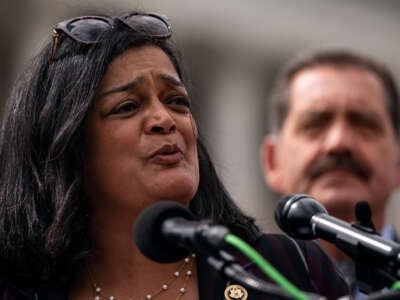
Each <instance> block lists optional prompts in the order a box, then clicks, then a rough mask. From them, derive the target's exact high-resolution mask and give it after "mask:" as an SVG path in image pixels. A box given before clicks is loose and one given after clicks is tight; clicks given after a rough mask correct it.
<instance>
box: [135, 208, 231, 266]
mask: <svg viewBox="0 0 400 300" xmlns="http://www.w3.org/2000/svg"><path fill="white" fill-rule="evenodd" d="M228 233H229V231H228V229H227V228H226V227H224V226H222V225H216V224H215V223H214V222H213V221H211V220H202V221H197V220H195V216H194V215H193V214H192V213H191V212H190V211H189V210H188V209H187V208H185V207H184V206H182V205H180V204H178V203H176V202H173V201H160V202H157V203H155V204H152V205H150V206H148V207H146V208H145V209H144V210H143V211H142V213H141V214H140V215H139V217H138V218H137V220H136V222H135V224H134V230H133V238H134V240H135V242H136V244H137V246H138V248H139V249H140V251H141V252H142V253H143V255H144V256H146V257H147V258H149V259H151V260H154V261H156V262H159V263H170V262H175V261H179V260H181V259H183V258H185V257H186V256H188V255H189V253H190V252H191V251H192V250H196V251H198V252H202V253H207V254H208V253H215V254H216V253H218V252H217V251H218V250H219V249H221V248H222V247H223V246H224V245H225V241H224V237H225V236H226V235H227V234H228Z"/></svg>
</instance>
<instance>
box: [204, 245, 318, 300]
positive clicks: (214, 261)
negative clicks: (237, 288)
mask: <svg viewBox="0 0 400 300" xmlns="http://www.w3.org/2000/svg"><path fill="white" fill-rule="evenodd" d="M207 262H208V264H209V265H210V266H212V267H213V268H214V269H215V270H217V271H218V272H219V273H220V274H222V275H223V276H224V277H225V278H226V279H228V280H232V281H234V282H237V283H238V284H241V285H243V286H244V287H246V288H248V289H250V290H252V291H253V292H254V293H256V294H258V295H260V294H262V295H266V296H268V299H272V298H271V297H273V299H282V300H284V299H293V296H291V295H289V294H288V293H287V292H286V291H284V290H283V289H282V288H280V287H278V286H277V285H275V284H272V283H269V282H265V281H263V280H261V279H260V278H258V277H256V276H254V275H253V274H251V273H249V272H247V271H246V270H244V269H243V267H242V266H241V265H239V264H238V263H236V261H235V259H234V258H233V256H231V255H230V254H228V253H227V252H225V251H223V250H219V251H218V256H217V257H216V256H212V255H209V256H208V257H207ZM303 293H304V294H306V295H307V297H308V299H310V300H317V299H319V300H322V299H325V298H324V297H323V296H320V295H316V294H312V293H305V292H303Z"/></svg>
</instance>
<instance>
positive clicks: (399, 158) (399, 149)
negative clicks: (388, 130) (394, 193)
mask: <svg viewBox="0 0 400 300" xmlns="http://www.w3.org/2000/svg"><path fill="white" fill-rule="evenodd" d="M396 167H397V170H396V171H397V181H396V185H397V187H400V143H397V164H396Z"/></svg>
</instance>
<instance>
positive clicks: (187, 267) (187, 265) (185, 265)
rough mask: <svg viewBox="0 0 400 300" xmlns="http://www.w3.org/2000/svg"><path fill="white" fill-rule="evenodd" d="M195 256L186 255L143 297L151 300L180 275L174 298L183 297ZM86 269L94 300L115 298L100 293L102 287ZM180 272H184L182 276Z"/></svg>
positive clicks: (114, 299) (165, 289) (131, 299)
mask: <svg viewBox="0 0 400 300" xmlns="http://www.w3.org/2000/svg"><path fill="white" fill-rule="evenodd" d="M195 258H196V255H195V254H194V253H193V254H192V255H191V256H189V257H186V258H185V259H184V260H183V262H182V264H181V265H180V266H179V268H178V270H177V271H175V272H174V273H173V274H172V276H171V278H170V279H169V280H168V281H167V282H166V283H164V284H162V285H161V287H160V288H159V289H158V290H156V291H154V292H152V293H147V294H146V296H145V297H144V299H145V300H151V299H154V298H156V297H157V296H159V295H160V294H162V293H163V292H165V291H167V290H168V289H169V287H170V286H171V285H172V284H173V283H174V282H175V281H176V280H177V279H178V278H179V277H181V278H182V279H183V280H184V281H183V286H182V287H181V288H179V290H178V295H177V297H176V300H179V299H181V298H182V297H183V295H184V294H185V293H186V291H187V290H186V287H187V284H188V281H189V279H190V277H191V276H192V274H193V272H192V268H193V264H194V262H195ZM87 271H88V273H89V278H90V283H91V284H92V287H93V295H94V298H93V299H94V300H101V299H109V300H116V298H115V297H114V296H109V297H105V296H103V294H102V289H101V287H100V286H99V285H98V284H97V283H96V281H95V280H94V278H93V275H92V272H91V271H90V268H89V266H87ZM182 273H184V275H183V276H181V275H182ZM128 300H133V298H129V299H128Z"/></svg>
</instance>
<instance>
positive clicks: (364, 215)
mask: <svg viewBox="0 0 400 300" xmlns="http://www.w3.org/2000/svg"><path fill="white" fill-rule="evenodd" d="M355 215H356V218H357V220H359V221H361V222H370V221H371V217H372V213H371V207H370V206H369V203H368V202H367V201H360V202H357V203H356V206H355Z"/></svg>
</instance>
